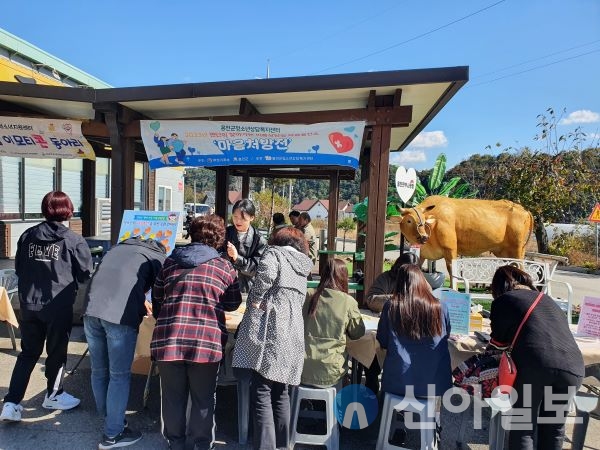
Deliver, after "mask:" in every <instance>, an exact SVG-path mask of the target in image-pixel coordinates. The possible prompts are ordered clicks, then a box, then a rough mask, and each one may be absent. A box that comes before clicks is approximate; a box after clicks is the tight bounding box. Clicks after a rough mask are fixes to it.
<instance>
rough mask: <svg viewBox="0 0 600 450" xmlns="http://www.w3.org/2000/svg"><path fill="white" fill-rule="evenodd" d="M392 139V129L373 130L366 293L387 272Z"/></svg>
mask: <svg viewBox="0 0 600 450" xmlns="http://www.w3.org/2000/svg"><path fill="white" fill-rule="evenodd" d="M390 139H391V127H390V126H385V125H376V126H374V127H373V133H372V136H371V152H370V158H369V165H368V170H369V178H368V190H369V207H368V218H369V219H368V223H367V238H366V249H365V282H364V290H365V292H367V291H368V290H369V288H370V287H371V285H372V284H373V281H374V280H375V278H376V277H377V276H378V275H379V274H380V273H381V271H382V268H383V253H384V240H385V213H386V208H387V185H388V172H389V155H390Z"/></svg>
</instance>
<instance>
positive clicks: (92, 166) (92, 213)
mask: <svg viewBox="0 0 600 450" xmlns="http://www.w3.org/2000/svg"><path fill="white" fill-rule="evenodd" d="M82 179H83V184H82V186H81V189H82V200H83V202H82V205H81V220H82V222H83V223H82V230H81V231H82V235H83V236H84V237H87V236H94V235H95V234H96V161H92V160H90V159H84V160H83V174H82Z"/></svg>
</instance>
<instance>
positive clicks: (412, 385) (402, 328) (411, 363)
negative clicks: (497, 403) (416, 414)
mask: <svg viewBox="0 0 600 450" xmlns="http://www.w3.org/2000/svg"><path fill="white" fill-rule="evenodd" d="M449 336H450V316H449V314H448V310H447V309H446V308H445V306H443V305H442V304H441V303H440V302H439V301H438V300H437V299H436V298H435V297H434V296H433V294H432V293H431V288H430V287H429V283H427V280H426V279H425V277H424V276H423V273H422V272H421V268H420V267H419V266H417V265H415V264H406V265H403V266H401V267H400V268H399V269H398V276H397V279H396V289H395V292H394V294H393V296H392V297H391V299H390V300H389V301H388V302H387V303H386V304H385V305H384V306H383V311H382V312H381V318H380V319H379V326H378V328H377V340H378V341H379V344H380V345H381V347H382V348H384V349H387V353H386V357H385V360H384V363H383V375H382V383H381V389H382V391H384V392H389V393H391V394H396V395H406V394H410V393H411V391H410V389H412V392H413V393H414V396H415V397H426V396H441V395H443V394H444V392H446V390H448V389H450V387H451V386H452V371H451V367H450V352H449V350H448V337H449ZM428 387H429V389H428Z"/></svg>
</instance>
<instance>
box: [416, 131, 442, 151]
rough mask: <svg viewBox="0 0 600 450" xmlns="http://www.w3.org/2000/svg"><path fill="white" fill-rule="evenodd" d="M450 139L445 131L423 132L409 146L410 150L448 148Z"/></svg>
mask: <svg viewBox="0 0 600 450" xmlns="http://www.w3.org/2000/svg"><path fill="white" fill-rule="evenodd" d="M447 145H448V139H447V138H446V135H445V134H444V132H443V131H423V132H421V133H419V134H418V135H417V137H416V138H414V139H413V141H412V142H411V143H410V144H409V148H410V147H412V148H434V147H446V146H447Z"/></svg>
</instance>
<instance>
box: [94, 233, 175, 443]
mask: <svg viewBox="0 0 600 450" xmlns="http://www.w3.org/2000/svg"><path fill="white" fill-rule="evenodd" d="M166 257H167V256H166V252H165V247H164V246H163V245H162V244H161V243H160V242H158V241H155V240H154V239H142V238H141V237H139V236H137V237H132V238H129V239H126V240H124V241H122V242H120V243H119V245H117V246H116V247H113V248H111V249H110V251H109V252H108V253H107V254H106V255H105V256H104V258H102V262H101V263H100V265H99V266H98V267H97V268H96V271H95V272H94V276H93V277H92V281H90V285H89V289H88V291H87V296H86V300H87V308H86V310H85V315H84V317H83V326H84V331H85V337H86V339H87V342H88V346H89V349H90V360H91V363H92V391H93V392H94V398H95V400H96V408H97V410H98V413H99V414H100V415H101V416H102V417H103V418H104V436H103V437H102V441H101V442H100V445H99V448H100V449H104V448H113V447H124V446H126V445H130V444H134V443H135V442H137V441H139V440H140V439H141V438H142V434H141V433H140V432H138V431H134V430H132V429H131V428H130V427H126V428H125V427H124V424H125V410H126V409H127V401H128V399H129V384H130V379H131V364H132V362H133V356H134V353H135V345H136V342H137V337H138V329H139V326H140V323H141V322H142V319H143V317H144V316H145V315H146V314H147V313H150V312H151V306H150V303H149V302H146V301H145V300H146V295H145V294H146V292H148V291H149V290H150V288H151V287H152V285H153V284H154V280H155V279H156V276H157V275H158V272H159V271H160V269H161V267H162V265H163V262H164V261H165V259H166Z"/></svg>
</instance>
